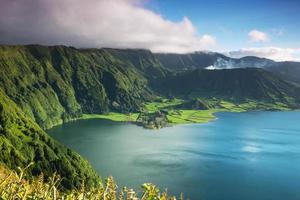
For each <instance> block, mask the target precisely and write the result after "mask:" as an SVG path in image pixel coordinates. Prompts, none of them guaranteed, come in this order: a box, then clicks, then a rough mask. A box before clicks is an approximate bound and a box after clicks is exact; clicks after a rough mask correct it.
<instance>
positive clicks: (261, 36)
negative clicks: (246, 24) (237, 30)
mask: <svg viewBox="0 0 300 200" xmlns="http://www.w3.org/2000/svg"><path fill="white" fill-rule="evenodd" d="M248 36H249V39H250V42H266V41H268V40H269V36H268V34H267V33H264V32H262V31H258V30H255V29H254V30H252V31H250V32H249V33H248Z"/></svg>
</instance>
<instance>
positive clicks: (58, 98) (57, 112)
mask: <svg viewBox="0 0 300 200" xmlns="http://www.w3.org/2000/svg"><path fill="white" fill-rule="evenodd" d="M0 88H2V89H3V91H4V92H5V94H7V96H9V97H10V98H11V99H12V100H13V101H14V102H15V103H16V104H17V105H18V106H19V107H20V108H21V109H22V110H23V111H24V112H25V113H26V114H27V115H28V116H30V117H31V118H32V119H33V120H35V121H36V122H37V123H38V124H39V125H40V126H42V127H43V128H49V127H51V126H53V125H56V124H60V123H62V122H63V121H68V120H71V119H76V118H78V117H79V116H81V115H82V113H106V112H108V111H111V110H113V111H118V112H132V111H138V110H139V108H140V105H141V103H142V102H144V101H146V100H150V99H151V96H152V95H151V91H150V89H149V88H148V86H147V80H146V79H145V78H144V76H142V75H141V74H140V73H139V72H138V71H137V70H136V68H134V67H133V66H132V65H127V64H125V63H124V62H122V61H120V60H118V59H116V58H115V57H113V56H112V55H111V54H110V53H109V52H108V51H106V50H78V49H74V48H68V47H63V46H55V47H44V46H0Z"/></svg>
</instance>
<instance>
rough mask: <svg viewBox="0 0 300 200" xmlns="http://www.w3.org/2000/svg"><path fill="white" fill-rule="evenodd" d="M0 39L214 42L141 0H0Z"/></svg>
mask: <svg viewBox="0 0 300 200" xmlns="http://www.w3.org/2000/svg"><path fill="white" fill-rule="evenodd" d="M0 5H1V6H0V35H1V37H0V43H6V44H29V43H38V44H45V45H56V44H64V45H71V46H76V47H113V48H146V49H150V50H152V51H154V52H177V53H185V52H191V51H196V50H201V49H209V48H210V47H212V46H214V45H216V39H215V38H214V37H213V36H211V35H202V36H199V35H198V33H197V30H196V28H195V26H194V25H193V24H192V22H191V21H190V20H189V19H188V18H187V17H185V18H183V19H182V20H181V21H180V22H173V21H170V20H167V19H165V18H163V17H162V16H160V15H159V14H157V13H155V12H153V11H151V10H148V9H146V8H144V7H143V6H142V1H141V0H85V1H82V0H63V1H62V0H26V1H22V0H0Z"/></svg>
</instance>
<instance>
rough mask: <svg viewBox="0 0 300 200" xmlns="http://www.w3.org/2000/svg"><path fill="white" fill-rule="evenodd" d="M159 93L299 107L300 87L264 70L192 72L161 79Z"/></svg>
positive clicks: (157, 87) (158, 83)
mask: <svg viewBox="0 0 300 200" xmlns="http://www.w3.org/2000/svg"><path fill="white" fill-rule="evenodd" d="M156 90H157V91H158V92H159V93H164V94H165V95H168V96H177V97H183V98H188V99H189V98H194V97H205V98H219V99H227V100H230V101H232V102H243V101H245V100H254V101H261V102H270V103H277V102H280V103H284V104H287V105H288V106H289V107H290V108H299V102H300V101H299V100H300V88H299V87H296V86H294V85H292V84H290V83H288V82H286V81H284V80H282V79H281V78H279V77H278V76H277V75H274V74H272V73H270V72H267V71H265V70H263V69H257V68H247V69H232V70H193V71H187V72H182V73H177V74H173V75H172V76H169V77H168V78H165V79H161V80H160V81H158V82H157V84H156Z"/></svg>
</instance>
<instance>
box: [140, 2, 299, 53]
mask: <svg viewBox="0 0 300 200" xmlns="http://www.w3.org/2000/svg"><path fill="white" fill-rule="evenodd" d="M146 6H147V7H148V8H149V9H151V10H154V11H155V12H157V13H159V14H160V15H162V16H163V17H164V18H166V19H170V20H174V21H179V20H181V19H182V18H183V17H184V16H186V17H188V18H189V19H190V20H191V21H192V23H193V24H194V25H195V26H196V27H197V30H198V32H199V34H209V35H213V36H215V37H216V38H217V41H218V44H219V45H218V49H219V50H222V49H223V50H236V49H240V48H247V47H263V46H280V47H282V48H298V47H299V46H300V40H299V36H300V1H299V0H251V1H249V0H214V1H213V0H210V1H201V0H184V1H183V0H149V1H148V2H147V3H146ZM253 29H256V30H259V31H262V32H265V33H266V34H268V36H269V40H268V41H266V42H263V43H255V44H253V43H249V41H248V32H250V31H251V30H253Z"/></svg>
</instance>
